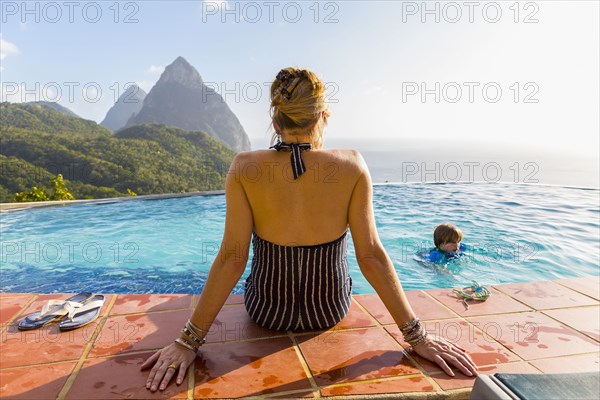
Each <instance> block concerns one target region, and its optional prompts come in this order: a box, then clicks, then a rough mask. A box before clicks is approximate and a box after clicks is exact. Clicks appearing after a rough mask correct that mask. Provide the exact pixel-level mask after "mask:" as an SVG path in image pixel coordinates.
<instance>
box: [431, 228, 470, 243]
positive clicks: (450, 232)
mask: <svg viewBox="0 0 600 400" xmlns="http://www.w3.org/2000/svg"><path fill="white" fill-rule="evenodd" d="M462 238H463V234H462V232H461V230H460V229H458V228H457V227H456V226H454V225H452V224H441V225H438V226H437V227H436V228H435V230H434V231H433V243H435V247H440V246H441V245H442V244H444V243H458V242H460V241H461V240H462Z"/></svg>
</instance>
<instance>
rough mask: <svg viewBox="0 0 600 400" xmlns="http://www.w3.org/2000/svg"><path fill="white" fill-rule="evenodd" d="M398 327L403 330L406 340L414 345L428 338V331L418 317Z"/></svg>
mask: <svg viewBox="0 0 600 400" xmlns="http://www.w3.org/2000/svg"><path fill="white" fill-rule="evenodd" d="M398 328H400V331H401V332H402V336H403V337H404V341H405V342H406V343H408V344H410V345H411V346H413V347H414V346H416V345H418V344H420V343H422V342H423V341H425V338H427V331H426V330H425V329H424V328H423V326H422V325H421V321H420V320H419V319H418V318H415V319H413V320H411V321H408V322H407V323H405V324H403V325H400V326H399V327H398Z"/></svg>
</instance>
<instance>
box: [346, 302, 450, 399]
mask: <svg viewBox="0 0 600 400" xmlns="http://www.w3.org/2000/svg"><path fill="white" fill-rule="evenodd" d="M377 296H378V297H379V295H377ZM380 300H381V299H380ZM356 302H357V303H359V304H360V302H359V301H358V300H357V301H356ZM360 306H361V307H362V308H363V309H364V310H365V311H366V312H367V313H368V314H369V315H371V316H372V317H373V319H374V320H375V322H376V324H377V325H376V326H378V327H379V328H380V329H382V330H383V332H384V333H385V334H386V335H387V336H389V337H391V339H392V340H393V342H394V343H396V344H397V346H398V347H400V349H401V352H402V353H403V354H404V355H405V356H406V357H407V358H408V359H409V361H410V362H411V363H412V364H413V365H414V366H415V367H416V368H417V369H418V370H419V371H421V374H422V375H423V376H424V377H425V379H426V380H427V381H428V382H429V383H430V384H431V386H432V387H433V389H434V390H435V393H440V392H441V393H444V390H443V389H442V388H441V387H440V385H438V383H437V382H436V381H435V380H434V379H433V378H431V376H430V375H429V373H428V372H427V371H425V369H424V368H423V367H422V366H421V365H420V364H419V363H418V362H417V360H415V359H414V358H413V357H412V356H411V355H410V354H409V352H408V351H407V350H406V349H405V348H404V347H403V346H402V344H401V343H400V342H399V341H398V340H397V339H396V338H395V337H394V335H392V334H391V333H390V332H389V331H388V330H387V329H386V328H385V325H384V324H382V323H381V322H379V320H378V319H377V318H375V316H373V315H372V314H371V313H370V312H369V311H368V310H367V309H366V307H364V306H363V305H362V304H360ZM383 306H384V307H385V304H384V305H383ZM450 311H452V310H450ZM454 314H456V313H454ZM387 325H393V326H397V325H396V322H395V321H394V322H392V323H390V324H387Z"/></svg>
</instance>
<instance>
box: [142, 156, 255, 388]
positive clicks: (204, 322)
mask: <svg viewBox="0 0 600 400" xmlns="http://www.w3.org/2000/svg"><path fill="white" fill-rule="evenodd" d="M244 158H245V156H244V154H243V153H240V154H238V155H237V156H236V157H235V158H234V159H233V162H232V164H231V168H230V169H229V172H228V173H227V179H226V183H225V199H226V203H227V209H226V216H225V232H224V234H223V240H222V242H221V247H220V248H219V253H218V254H217V257H216V258H215V261H214V262H213V264H212V266H211V268H210V272H209V274H208V279H207V280H206V283H205V285H204V288H203V290H202V295H201V296H200V301H199V302H198V304H197V305H196V308H195V309H194V312H193V314H192V317H191V318H190V321H191V322H192V324H194V325H195V326H197V327H199V328H201V329H203V330H205V331H208V330H209V328H210V326H211V325H212V323H213V321H214V320H215V318H216V316H217V314H218V313H219V311H220V310H221V308H222V307H223V304H225V301H226V300H227V297H228V296H229V294H230V293H231V290H232V289H233V288H234V287H235V285H236V284H237V282H238V281H239V279H240V277H241V276H242V274H243V272H244V269H245V268H246V263H247V261H248V251H249V246H250V237H251V234H252V227H253V217H252V210H251V208H250V204H249V202H248V199H247V198H246V193H245V191H244V188H243V186H242V183H241V178H242V177H241V176H239V175H237V172H236V171H243V168H235V166H236V165H237V164H236V163H241V162H243V159H244ZM182 328H183V326H182ZM198 333H199V332H198ZM199 334H200V333H199ZM204 336H206V333H202V334H201V335H200V337H204ZM195 358H196V353H195V352H194V351H192V350H189V349H186V348H184V347H182V346H181V345H179V344H176V343H171V344H170V345H169V346H167V347H165V348H163V349H161V350H159V351H157V352H156V353H155V354H153V355H152V356H151V357H150V358H148V359H147V360H146V361H145V362H144V364H142V366H141V368H142V369H145V368H148V367H150V366H152V365H153V368H152V370H151V371H150V374H149V376H148V380H147V382H146V388H147V389H150V390H151V391H156V390H157V389H160V390H164V389H165V388H166V387H167V385H168V384H169V382H170V381H171V379H172V378H173V376H174V375H175V372H176V371H177V374H178V375H177V379H176V382H177V384H178V385H179V384H181V383H182V382H183V379H184V378H185V374H186V372H187V369H188V367H189V365H190V364H191V363H192V362H193V361H194V359H195ZM169 366H176V367H177V368H173V367H171V368H169Z"/></svg>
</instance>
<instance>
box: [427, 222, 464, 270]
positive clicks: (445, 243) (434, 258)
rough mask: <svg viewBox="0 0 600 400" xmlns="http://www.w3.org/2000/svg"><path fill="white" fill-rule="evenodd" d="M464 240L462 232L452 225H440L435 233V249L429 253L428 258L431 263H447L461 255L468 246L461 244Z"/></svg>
mask: <svg viewBox="0 0 600 400" xmlns="http://www.w3.org/2000/svg"><path fill="white" fill-rule="evenodd" d="M462 238H463V234H462V231H461V230H460V229H458V228H457V227H456V226H454V225H452V224H441V225H438V226H437V227H436V228H435V230H434V231H433V243H434V244H435V249H434V250H431V251H430V252H429V255H428V256H427V258H428V260H429V261H431V262H440V261H446V260H447V259H449V258H454V257H456V256H459V255H460V252H462V251H465V250H466V248H467V246H465V244H464V243H461V240H462Z"/></svg>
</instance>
